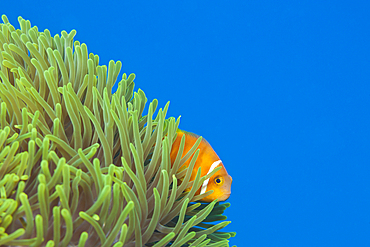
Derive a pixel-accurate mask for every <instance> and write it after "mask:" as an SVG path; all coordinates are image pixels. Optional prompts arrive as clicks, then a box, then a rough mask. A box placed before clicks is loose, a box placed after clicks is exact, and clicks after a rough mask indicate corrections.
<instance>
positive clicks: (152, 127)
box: [0, 15, 235, 247]
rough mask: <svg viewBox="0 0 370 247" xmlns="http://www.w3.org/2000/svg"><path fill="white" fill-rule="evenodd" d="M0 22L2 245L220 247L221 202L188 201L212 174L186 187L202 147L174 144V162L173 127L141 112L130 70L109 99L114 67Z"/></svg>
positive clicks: (45, 35) (70, 38) (69, 39)
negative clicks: (173, 152) (174, 150)
mask: <svg viewBox="0 0 370 247" xmlns="http://www.w3.org/2000/svg"><path fill="white" fill-rule="evenodd" d="M2 20H3V23H2V24H0V43H1V45H0V51H1V52H0V80H1V83H0V245H1V246H115V247H118V246H135V247H141V246H155V247H159V246H167V245H168V246H173V247H175V246H228V239H229V238H230V237H232V236H234V235H235V233H232V232H231V233H228V232H220V231H219V230H220V229H221V228H223V227H225V226H226V225H228V224H229V223H230V222H228V221H224V220H225V219H226V216H224V215H223V212H224V210H225V209H226V208H227V207H229V206H230V204H229V203H223V204H219V203H218V202H216V201H214V202H212V203H209V204H204V203H199V202H197V201H198V200H200V199H201V198H203V197H205V196H207V195H209V194H210V193H212V191H210V192H207V193H205V194H202V195H195V192H196V191H197V190H198V188H199V187H200V186H201V184H202V183H203V181H204V180H205V179H207V178H209V177H211V176H212V175H213V173H211V174H208V175H207V176H203V177H201V176H200V171H198V175H197V177H196V179H195V180H194V181H189V174H190V173H191V171H190V172H188V169H191V167H192V166H193V165H194V162H195V161H196V158H197V154H198V152H199V150H197V146H198V144H199V142H200V139H199V140H198V142H197V143H196V144H195V145H194V146H193V148H192V149H191V150H190V151H189V152H188V153H187V154H185V156H183V147H184V142H185V139H183V140H182V143H181V146H180V149H179V152H178V154H177V159H176V161H175V162H174V164H171V161H170V157H169V154H170V152H171V147H172V143H173V141H174V139H175V138H176V130H177V128H178V125H179V119H175V118H173V117H169V118H166V113H167V110H168V104H166V105H165V106H164V107H163V109H162V108H161V109H159V110H158V111H156V109H157V105H158V102H157V100H153V101H152V102H151V103H150V104H149V107H148V108H147V112H146V115H145V114H144V110H145V106H146V102H147V98H146V96H145V94H144V92H143V91H142V90H140V89H139V90H138V91H137V92H134V82H133V80H134V78H135V75H134V74H131V75H129V76H128V77H127V76H126V74H123V76H122V79H121V80H120V81H119V82H118V89H117V90H116V92H114V93H112V87H113V85H114V84H115V83H116V81H117V78H118V75H119V72H120V69H121V62H120V61H118V62H114V61H110V62H109V66H108V67H107V66H105V65H99V57H98V56H97V55H94V54H92V53H88V50H87V46H86V44H83V43H82V44H81V43H80V42H78V41H75V40H74V36H75V35H76V31H75V30H72V31H71V32H70V33H67V32H65V31H62V33H61V36H59V35H58V34H57V35H55V36H54V37H52V36H51V34H50V31H49V30H47V29H46V30H44V31H43V32H39V30H38V28H37V27H36V26H33V27H31V23H30V21H28V20H24V19H23V18H21V17H19V18H18V21H19V24H20V29H15V28H14V27H13V26H12V25H11V24H10V23H9V21H8V19H7V17H6V16H5V15H3V16H2ZM156 112H157V113H156ZM181 157H182V158H181ZM188 159H191V164H190V166H189V168H184V167H181V166H182V164H184V163H185V161H187V160H188ZM190 187H191V190H190V191H185V190H186V188H190Z"/></svg>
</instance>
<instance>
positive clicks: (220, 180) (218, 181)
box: [215, 177, 224, 185]
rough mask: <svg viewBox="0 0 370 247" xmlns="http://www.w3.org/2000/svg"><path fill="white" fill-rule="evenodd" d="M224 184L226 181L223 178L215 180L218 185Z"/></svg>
mask: <svg viewBox="0 0 370 247" xmlns="http://www.w3.org/2000/svg"><path fill="white" fill-rule="evenodd" d="M223 182H224V180H223V179H222V177H216V178H215V183H216V184H217V185H221V184H222V183H223Z"/></svg>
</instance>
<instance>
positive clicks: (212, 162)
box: [171, 130, 232, 202]
mask: <svg viewBox="0 0 370 247" xmlns="http://www.w3.org/2000/svg"><path fill="white" fill-rule="evenodd" d="M183 135H185V147H184V152H183V155H182V157H183V156H184V155H185V154H186V153H187V152H188V151H189V150H190V149H191V148H192V146H193V145H194V143H195V142H196V141H197V139H198V137H199V136H197V135H195V134H193V133H190V132H186V131H182V130H178V131H177V137H176V140H175V142H174V143H173V145H172V150H171V164H173V163H174V161H175V159H176V156H177V153H178V149H179V147H180V143H181V138H182V137H183ZM198 149H200V151H199V155H198V159H197V161H196V162H195V165H194V169H193V171H192V174H191V177H190V181H193V180H194V179H195V176H196V174H197V171H198V168H199V167H201V176H205V175H207V174H208V173H211V172H212V171H213V170H214V169H215V168H217V167H219V166H221V169H220V170H218V171H217V172H216V173H215V174H214V175H213V176H212V177H210V178H209V179H207V180H205V181H204V182H203V184H202V186H201V187H200V188H199V190H198V191H197V192H196V194H195V195H199V194H203V193H205V192H207V191H210V190H213V193H212V194H210V195H208V196H206V197H204V198H202V199H201V200H200V201H203V202H212V201H213V200H215V199H218V201H225V200H226V199H228V198H229V196H230V193H231V183H232V178H231V176H230V175H229V174H228V173H227V171H226V169H225V167H224V165H223V164H222V161H221V159H220V158H219V157H218V155H217V154H216V152H215V151H214V150H213V148H212V147H211V145H210V144H209V143H208V142H207V141H206V140H205V139H204V138H203V139H202V141H201V142H200V144H199V146H198ZM182 157H181V158H182ZM190 160H191V159H188V160H187V161H186V162H185V164H184V165H185V166H186V167H188V166H189V163H190Z"/></svg>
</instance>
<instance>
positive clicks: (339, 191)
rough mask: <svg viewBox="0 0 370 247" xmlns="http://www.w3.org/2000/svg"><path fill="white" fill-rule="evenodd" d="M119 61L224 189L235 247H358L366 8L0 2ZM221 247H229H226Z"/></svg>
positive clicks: (367, 105) (369, 222)
mask: <svg viewBox="0 0 370 247" xmlns="http://www.w3.org/2000/svg"><path fill="white" fill-rule="evenodd" d="M1 7H2V8H1V12H2V13H4V14H6V15H7V16H8V18H9V20H10V22H11V23H12V24H13V25H15V26H17V27H18V23H17V16H18V15H21V16H22V17H23V18H25V19H29V20H31V23H32V24H33V25H37V26H38V27H39V29H40V30H44V29H45V28H48V29H49V30H50V31H51V33H52V35H55V34H57V33H60V32H61V31H62V30H66V31H68V32H69V31H70V30H72V29H76V30H77V36H76V39H77V40H79V41H81V42H84V43H86V44H87V46H88V49H89V52H93V53H95V54H98V55H99V56H100V59H101V64H108V62H109V60H110V59H113V60H121V61H122V63H123V67H122V71H123V72H125V73H127V74H130V73H135V74H136V79H135V82H136V87H135V89H136V90H137V89H138V88H141V89H143V90H144V92H145V93H146V95H147V97H148V98H149V100H152V99H153V98H157V99H158V100H159V105H160V106H164V105H165V104H166V102H167V101H171V104H170V110H169V116H175V117H177V116H179V115H181V116H182V117H181V124H180V128H182V129H184V130H187V131H192V132H195V133H197V134H199V135H202V136H204V137H205V138H206V139H207V140H208V141H209V142H210V143H211V144H212V146H213V148H214V149H215V150H216V151H217V153H218V154H219V156H220V157H221V159H222V160H223V162H224V164H225V166H226V168H227V170H228V172H229V174H230V175H231V176H232V177H233V186H232V195H231V197H230V199H229V200H228V201H229V202H231V207H230V208H229V209H228V210H227V211H226V215H227V216H228V218H229V220H231V221H232V224H230V225H229V226H228V227H227V228H226V229H227V230H228V231H236V232H237V235H236V237H235V238H232V239H231V240H230V244H231V245H234V244H236V245H238V246H276V247H277V246H370V152H369V151H370V131H369V130H370V118H369V110H370V85H369V77H370V70H369V65H370V56H369V55H370V50H369V45H370V37H369V31H370V17H369V10H370V9H369V7H370V6H369V4H368V3H367V1H325V0H322V1H313V0H310V1H308V0H306V1H208V0H207V1H188V0H184V1H173V0H172V1H78V2H77V1H69V0H68V1H63V2H61V1H60V2H59V1H55V2H51V1H34V3H33V4H30V2H29V1H27V2H26V1H14V3H11V1H2V2H1ZM231 245H230V246H231Z"/></svg>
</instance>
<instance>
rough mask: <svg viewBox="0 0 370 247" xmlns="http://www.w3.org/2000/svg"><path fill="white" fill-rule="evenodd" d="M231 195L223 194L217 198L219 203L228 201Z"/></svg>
mask: <svg viewBox="0 0 370 247" xmlns="http://www.w3.org/2000/svg"><path fill="white" fill-rule="evenodd" d="M230 195H231V193H225V194H223V195H222V196H221V197H220V198H219V201H226V200H227V199H229V197H230Z"/></svg>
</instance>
